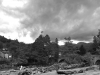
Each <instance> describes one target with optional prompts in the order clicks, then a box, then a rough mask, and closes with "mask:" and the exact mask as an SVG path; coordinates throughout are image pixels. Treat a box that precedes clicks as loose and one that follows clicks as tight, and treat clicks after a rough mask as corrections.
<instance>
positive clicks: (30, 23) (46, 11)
mask: <svg viewBox="0 0 100 75" xmlns="http://www.w3.org/2000/svg"><path fill="white" fill-rule="evenodd" d="M99 7H100V1H99V0H30V4H29V5H28V7H27V8H26V9H25V10H20V11H21V12H23V13H25V14H26V15H27V19H26V20H24V21H22V24H23V27H22V28H26V29H28V30H30V31H31V37H32V38H34V39H35V38H36V37H37V36H38V35H39V34H40V33H41V31H44V34H49V35H50V37H51V39H52V40H53V39H55V38H56V37H58V38H59V39H63V38H64V37H68V36H71V37H72V38H73V39H74V40H80V41H82V40H86V41H88V40H91V38H92V36H93V35H95V34H96V32H97V30H98V28H100V26H99V24H100V22H99V21H100V19H99V18H100V17H99V16H98V17H96V15H100V13H98V12H96V10H97V9H98V8H99ZM95 12H96V15H94V16H93V14H94V13H95Z"/></svg>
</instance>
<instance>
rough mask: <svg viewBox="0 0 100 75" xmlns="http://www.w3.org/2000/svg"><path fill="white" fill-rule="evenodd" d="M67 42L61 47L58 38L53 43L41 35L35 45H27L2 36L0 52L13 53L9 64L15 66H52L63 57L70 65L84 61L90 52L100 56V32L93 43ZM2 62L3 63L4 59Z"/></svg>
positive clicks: (46, 36)
mask: <svg viewBox="0 0 100 75" xmlns="http://www.w3.org/2000/svg"><path fill="white" fill-rule="evenodd" d="M65 40H66V42H65V45H63V46H59V45H58V39H57V38H56V39H55V41H54V42H51V40H50V37H49V35H45V36H43V35H42V34H41V35H40V36H39V37H38V38H37V39H36V40H35V42H34V43H32V44H25V43H23V42H18V40H11V39H7V38H5V37H3V36H0V50H1V51H2V49H3V48H6V49H7V50H8V51H9V52H10V53H11V55H12V58H11V59H10V60H9V62H10V63H9V64H14V65H33V64H34V65H51V64H54V63H57V62H58V60H59V59H60V58H61V57H66V59H67V60H68V61H67V62H68V63H70V64H71V63H79V62H81V61H82V59H83V58H81V56H84V55H86V54H87V53H88V52H90V53H91V54H96V55H98V54H100V31H99V33H98V35H97V36H94V38H93V43H88V44H87V43H83V42H81V43H78V44H73V43H72V41H71V37H68V38H65ZM59 54H60V55H59ZM0 61H1V62H2V58H1V59H0ZM6 62H8V61H7V60H6Z"/></svg>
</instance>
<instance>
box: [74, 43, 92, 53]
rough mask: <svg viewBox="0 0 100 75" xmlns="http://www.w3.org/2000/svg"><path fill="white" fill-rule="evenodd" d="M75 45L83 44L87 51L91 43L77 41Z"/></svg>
mask: <svg viewBox="0 0 100 75" xmlns="http://www.w3.org/2000/svg"><path fill="white" fill-rule="evenodd" d="M75 45H76V46H77V47H80V46H81V45H83V46H84V48H85V49H86V50H87V51H88V50H90V49H91V48H92V47H91V46H92V43H85V42H79V43H77V44H75Z"/></svg>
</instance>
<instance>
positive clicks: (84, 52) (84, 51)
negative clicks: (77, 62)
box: [78, 45, 86, 55]
mask: <svg viewBox="0 0 100 75" xmlns="http://www.w3.org/2000/svg"><path fill="white" fill-rule="evenodd" d="M78 54H80V55H85V54H86V50H85V48H84V46H83V45H81V46H80V48H79V52H78Z"/></svg>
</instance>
